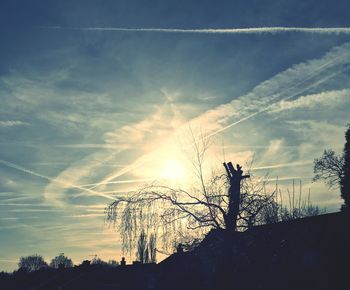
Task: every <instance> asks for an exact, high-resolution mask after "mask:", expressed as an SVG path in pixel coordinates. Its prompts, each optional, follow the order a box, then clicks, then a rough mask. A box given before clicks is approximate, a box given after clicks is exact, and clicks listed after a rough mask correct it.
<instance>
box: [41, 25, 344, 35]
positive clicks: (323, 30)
mask: <svg viewBox="0 0 350 290" xmlns="http://www.w3.org/2000/svg"><path fill="white" fill-rule="evenodd" d="M38 28H41V29H57V30H81V31H116V32H118V31H120V32H160V33H193V34H203V33H204V34H266V33H267V34H277V33H286V32H294V33H295V32H298V33H317V34H350V27H284V26H280V27H279V26H276V27H247V28H224V29H217V28H202V29H177V28H125V27H64V26H39V27H38Z"/></svg>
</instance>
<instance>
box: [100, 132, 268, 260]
mask: <svg viewBox="0 0 350 290" xmlns="http://www.w3.org/2000/svg"><path fill="white" fill-rule="evenodd" d="M192 136H193V135H192ZM192 145H193V149H194V150H193V151H194V152H195V154H194V158H193V159H192V165H193V172H194V175H195V178H194V183H193V185H191V186H188V187H187V188H186V187H185V186H184V188H173V187H171V186H168V185H161V184H156V183H153V184H150V185H147V186H144V187H142V188H141V189H140V190H138V191H136V192H130V193H129V194H128V195H124V196H120V197H118V196H117V198H116V200H115V201H114V202H113V203H111V204H110V205H109V206H108V207H107V208H106V218H107V220H108V221H110V222H112V223H114V225H115V226H117V227H118V230H119V231H120V233H121V237H122V244H123V250H124V251H126V252H131V251H132V249H133V248H136V247H138V245H137V244H136V241H137V240H138V239H139V237H141V236H140V233H142V231H144V232H145V234H149V233H153V234H155V235H156V236H157V237H158V240H159V241H160V243H161V244H162V249H163V252H164V251H165V253H166V252H167V250H169V249H170V248H172V246H173V244H174V242H175V243H181V242H182V240H183V239H187V240H188V237H189V236H192V237H193V238H198V237H203V236H204V235H205V234H206V233H207V232H208V231H209V230H210V229H213V228H216V229H228V230H230V231H236V230H243V229H246V228H248V227H249V226H251V225H253V224H254V223H255V222H256V219H257V216H258V213H259V212H260V211H261V210H262V209H263V207H264V206H266V205H267V204H268V203H269V202H271V201H272V198H273V193H270V194H266V193H265V192H263V190H262V188H263V186H262V185H261V184H260V185H259V184H255V181H252V180H251V179H249V178H248V177H249V176H248V175H244V174H243V170H242V167H241V166H239V165H237V166H236V168H235V167H234V166H233V165H232V163H231V162H229V163H224V168H222V169H224V170H220V171H215V170H212V173H211V174H206V173H205V170H204V169H205V168H204V167H205V166H204V159H205V158H204V157H205V153H206V151H207V149H208V147H209V138H205V137H204V138H203V137H202V138H199V139H196V138H193V142H192ZM207 171H208V170H207ZM258 183H260V181H259V182H258ZM157 250H158V251H160V249H157ZM139 258H141V257H140V256H139Z"/></svg>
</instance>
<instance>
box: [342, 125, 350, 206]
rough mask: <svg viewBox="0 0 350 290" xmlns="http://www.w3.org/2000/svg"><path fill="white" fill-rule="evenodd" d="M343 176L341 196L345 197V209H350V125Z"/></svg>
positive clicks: (347, 132)
mask: <svg viewBox="0 0 350 290" xmlns="http://www.w3.org/2000/svg"><path fill="white" fill-rule="evenodd" d="M342 171H343V177H342V179H341V180H340V192H341V197H342V198H343V199H344V205H343V207H342V209H343V210H345V209H350V125H349V127H348V130H347V131H346V133H345V146H344V164H343V168H342Z"/></svg>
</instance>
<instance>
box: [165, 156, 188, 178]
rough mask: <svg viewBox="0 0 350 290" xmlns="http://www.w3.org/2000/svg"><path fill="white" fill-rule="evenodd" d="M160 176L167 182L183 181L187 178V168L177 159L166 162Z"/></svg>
mask: <svg viewBox="0 0 350 290" xmlns="http://www.w3.org/2000/svg"><path fill="white" fill-rule="evenodd" d="M160 175H161V177H162V178H163V179H167V180H173V181H175V180H181V179H184V178H185V177H186V170H185V167H184V166H183V165H182V163H181V162H180V161H178V160H177V159H169V160H167V161H166V162H165V164H164V166H163V168H162V170H161V172H160Z"/></svg>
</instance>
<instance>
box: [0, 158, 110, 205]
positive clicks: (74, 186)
mask: <svg viewBox="0 0 350 290" xmlns="http://www.w3.org/2000/svg"><path fill="white" fill-rule="evenodd" d="M0 164H3V165H5V166H7V167H10V168H13V169H16V170H19V171H22V172H24V173H28V174H30V175H33V176H37V177H40V178H43V179H46V180H48V181H50V182H53V183H58V184H61V185H64V186H66V187H69V188H76V189H79V190H81V191H85V192H87V193H89V194H92V195H97V196H102V197H105V198H107V199H111V200H114V199H115V198H114V197H112V196H110V195H107V194H104V193H100V192H98V191H93V190H91V189H88V188H85V187H80V186H77V185H74V184H71V183H67V182H65V181H62V180H59V179H55V178H52V177H48V176H45V175H42V174H40V173H37V172H35V171H33V170H30V169H28V168H24V167H22V166H20V165H17V164H14V163H12V162H8V161H5V160H0Z"/></svg>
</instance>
